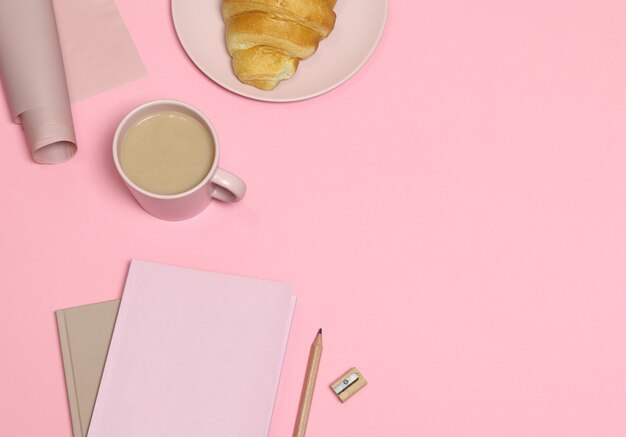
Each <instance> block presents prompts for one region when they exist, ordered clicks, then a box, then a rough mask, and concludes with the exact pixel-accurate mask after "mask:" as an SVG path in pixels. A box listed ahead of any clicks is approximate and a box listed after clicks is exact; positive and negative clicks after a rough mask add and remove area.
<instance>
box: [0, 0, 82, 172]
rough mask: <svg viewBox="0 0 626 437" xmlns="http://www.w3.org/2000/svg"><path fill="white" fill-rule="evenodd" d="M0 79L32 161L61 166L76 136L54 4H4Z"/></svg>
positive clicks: (41, 0) (21, 0)
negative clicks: (19, 124) (21, 128)
mask: <svg viewBox="0 0 626 437" xmlns="http://www.w3.org/2000/svg"><path fill="white" fill-rule="evenodd" d="M0 76H1V77H2V82H3V85H4V91H5V94H6V97H7V100H8V105H9V110H10V112H11V115H12V116H13V119H14V120H15V121H16V122H18V123H22V125H23V128H24V132H25V134H26V142H27V143H28V145H29V146H30V149H31V152H32V155H33V159H34V160H35V161H37V162H39V163H42V164H58V163H61V162H64V161H66V160H68V159H70V158H71V157H72V156H74V154H75V153H76V136H75V134H74V124H73V122H72V112H71V110H70V100H69V96H68V92H67V83H66V80H65V71H64V69H63V58H62V56H61V48H60V45H59V37H58V33H57V27H56V22H55V17H54V10H53V8H52V2H51V0H0Z"/></svg>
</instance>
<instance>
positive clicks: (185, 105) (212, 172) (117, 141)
mask: <svg viewBox="0 0 626 437" xmlns="http://www.w3.org/2000/svg"><path fill="white" fill-rule="evenodd" d="M159 105H169V106H178V107H182V108H185V109H187V110H188V111H190V112H192V113H194V114H195V115H196V116H197V117H198V118H199V119H200V120H201V121H202V122H203V123H204V124H205V127H207V128H208V129H209V132H210V133H211V135H212V136H213V143H214V144H215V156H214V158H213V164H212V165H211V168H210V169H209V171H208V173H207V174H206V176H205V177H204V178H203V179H202V180H201V181H200V182H198V184H196V185H194V186H193V187H191V188H190V189H188V190H187V191H183V192H182V193H176V194H158V193H153V192H151V191H147V190H145V189H143V188H141V187H140V186H138V185H137V184H135V183H134V182H133V181H131V180H130V178H129V177H128V176H127V175H126V173H125V172H124V170H123V169H122V164H121V163H120V159H119V156H118V153H117V151H118V148H119V144H120V142H121V138H120V135H121V132H122V129H123V128H124V127H125V126H126V125H127V124H128V122H129V120H130V119H131V118H132V117H133V116H134V115H135V114H137V113H138V112H141V111H143V110H146V109H148V108H150V107H154V106H159ZM219 151H220V148H219V142H218V139H217V135H216V132H215V128H214V127H213V125H212V124H211V122H210V121H209V119H208V118H207V117H206V116H205V115H204V114H203V113H202V112H200V110H199V109H198V108H196V107H194V106H192V105H190V104H188V103H185V102H181V101H180V100H170V99H164V100H163V99H162V100H151V101H149V102H146V103H143V104H141V105H139V106H137V107H135V108H134V109H132V110H131V111H130V112H129V113H128V114H126V116H125V117H124V118H123V119H122V121H120V122H119V124H118V125H117V129H116V130H115V136H114V137H113V161H114V162H115V168H116V169H117V172H118V174H119V175H120V176H121V177H122V179H123V180H124V182H125V183H126V184H127V185H128V186H129V187H131V188H132V189H133V190H135V191H137V192H139V193H141V194H143V195H144V196H148V197H151V198H153V199H163V200H168V199H181V198H183V197H187V196H189V195H190V194H192V193H194V192H196V191H198V190H199V189H201V188H203V187H204V186H205V185H207V183H208V182H209V181H210V180H211V179H212V178H213V176H214V175H215V172H216V171H217V168H218V163H219Z"/></svg>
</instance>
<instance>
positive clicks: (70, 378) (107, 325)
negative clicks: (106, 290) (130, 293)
mask: <svg viewBox="0 0 626 437" xmlns="http://www.w3.org/2000/svg"><path fill="white" fill-rule="evenodd" d="M119 304H120V301H119V299H118V300H111V301H107V302H102V303H96V304H92V305H83V306H79V307H74V308H67V309H63V310H58V311H57V312H56V316H57V324H58V328H59V338H60V341H61V352H62V354H63V369H64V371H65V382H66V384H67V397H68V399H69V403H70V413H71V416H72V429H73V431H74V437H84V436H86V435H87V428H88V427H89V421H90V420H91V413H92V412H93V407H94V404H95V402H96V396H97V394H98V386H99V385H100V379H101V377H102V370H103V369H104V362H105V360H106V356H107V351H108V349H109V343H110V342H111V336H112V335H113V327H114V325H115V318H116V317H117V310H118V308H119Z"/></svg>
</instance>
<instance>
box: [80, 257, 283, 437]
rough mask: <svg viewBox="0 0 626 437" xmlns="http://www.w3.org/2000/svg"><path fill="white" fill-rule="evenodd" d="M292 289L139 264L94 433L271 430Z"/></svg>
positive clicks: (144, 436) (139, 435)
mask: <svg viewBox="0 0 626 437" xmlns="http://www.w3.org/2000/svg"><path fill="white" fill-rule="evenodd" d="M290 289H291V287H290V286H288V285H286V284H282V283H276V282H269V281H263V280H259V279H251V278H243V277H238V276H229V275H221V274H217V273H209V272H204V271H199V270H191V269H184V268H179V267H173V266H167V265H160V264H153V263H148V262H143V261H133V262H132V263H131V267H130V270H129V273H128V278H127V280H126V286H125V288H124V294H123V296H122V302H121V305H120V310H119V313H118V316H117V321H116V324H115V331H114V333H113V338H112V340H111V346H110V348H109V353H108V355H107V360H106V365H105V369H104V373H103V375H102V382H101V383H100V389H99V392H98V398H97V400H96V406H95V408H94V412H93V415H92V418H91V423H90V425H89V431H88V434H87V435H88V436H89V437H111V436H115V437H154V436H186V437H192V436H229V437H265V436H267V433H268V431H269V426H270V420H271V417H272V410H273V407H274V399H275V397H276V392H277V389H278V381H279V378H280V372H281V368H282V362H283V357H284V354H285V350H286V346H287V338H288V336H289V329H290V326H291V319H292V316H293V311H294V306H295V297H293V296H292V295H291V291H290Z"/></svg>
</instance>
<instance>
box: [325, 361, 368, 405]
mask: <svg viewBox="0 0 626 437" xmlns="http://www.w3.org/2000/svg"><path fill="white" fill-rule="evenodd" d="M366 385H367V381H366V380H365V378H364V377H363V375H362V374H361V372H359V370H358V369H357V368H356V367H353V368H352V369H350V370H348V371H347V372H346V373H344V374H343V375H341V376H340V377H339V378H338V379H337V380H336V381H335V382H333V383H332V384H331V385H330V388H331V390H332V391H333V392H334V393H335V395H336V396H337V397H338V398H339V400H340V401H341V403H344V402H345V401H347V400H348V399H350V398H351V397H352V396H354V395H355V394H356V393H357V392H358V391H359V390H361V389H362V388H363V387H365V386H366Z"/></svg>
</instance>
